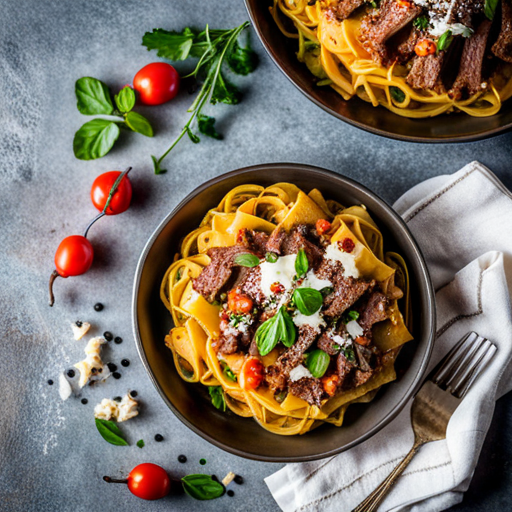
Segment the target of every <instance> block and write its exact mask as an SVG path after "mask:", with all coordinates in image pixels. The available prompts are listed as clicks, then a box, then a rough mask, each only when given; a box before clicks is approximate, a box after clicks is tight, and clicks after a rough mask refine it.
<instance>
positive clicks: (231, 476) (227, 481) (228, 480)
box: [222, 471, 235, 487]
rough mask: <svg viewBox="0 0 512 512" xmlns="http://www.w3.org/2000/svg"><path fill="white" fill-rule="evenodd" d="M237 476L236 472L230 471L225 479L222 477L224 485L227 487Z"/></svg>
mask: <svg viewBox="0 0 512 512" xmlns="http://www.w3.org/2000/svg"><path fill="white" fill-rule="evenodd" d="M234 478H235V473H233V471H230V472H229V473H228V474H227V475H226V476H225V477H224V478H223V479H222V485H223V486H224V487H227V486H228V485H229V484H230V483H231V482H232V481H233V479H234Z"/></svg>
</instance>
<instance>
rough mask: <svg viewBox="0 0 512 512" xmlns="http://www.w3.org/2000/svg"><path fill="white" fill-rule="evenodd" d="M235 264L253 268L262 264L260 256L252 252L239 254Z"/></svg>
mask: <svg viewBox="0 0 512 512" xmlns="http://www.w3.org/2000/svg"><path fill="white" fill-rule="evenodd" d="M235 264H236V265H240V266H241V267H249V268H252V267H255V266H257V265H259V264H260V259H259V258H258V256H255V255H254V254H250V253H248V252H247V253H243V254H238V255H237V256H236V257H235Z"/></svg>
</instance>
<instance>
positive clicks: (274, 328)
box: [255, 306, 297, 356]
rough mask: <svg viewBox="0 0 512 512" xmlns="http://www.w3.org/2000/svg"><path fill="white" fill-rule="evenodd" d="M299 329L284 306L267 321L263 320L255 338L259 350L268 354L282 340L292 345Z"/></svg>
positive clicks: (263, 354)
mask: <svg viewBox="0 0 512 512" xmlns="http://www.w3.org/2000/svg"><path fill="white" fill-rule="evenodd" d="M296 336H297V331H296V329H295V325H294V323H293V320H292V319H291V317H290V315H289V314H288V313H287V311H286V309H285V307H284V306H281V307H280V308H279V311H278V312H277V313H276V314H275V315H274V316H273V317H272V318H269V319H268V320H267V321H266V322H263V323H262V324H261V325H260V326H259V327H258V330H257V331H256V334H255V340H256V346H257V347H258V351H259V353H260V354H261V355H262V356H266V355H267V354H269V353H270V352H272V350H274V348H275V347H276V345H277V344H278V343H279V342H281V343H282V344H283V345H284V346H285V347H291V346H292V345H293V344H294V343H295V338H296Z"/></svg>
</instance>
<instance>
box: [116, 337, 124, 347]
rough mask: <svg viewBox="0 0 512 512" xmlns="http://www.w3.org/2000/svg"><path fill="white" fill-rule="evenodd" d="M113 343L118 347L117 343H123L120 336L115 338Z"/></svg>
mask: <svg viewBox="0 0 512 512" xmlns="http://www.w3.org/2000/svg"><path fill="white" fill-rule="evenodd" d="M114 343H117V344H118V345H119V343H123V338H121V336H116V337H115V338H114Z"/></svg>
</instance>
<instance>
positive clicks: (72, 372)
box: [67, 370, 75, 379]
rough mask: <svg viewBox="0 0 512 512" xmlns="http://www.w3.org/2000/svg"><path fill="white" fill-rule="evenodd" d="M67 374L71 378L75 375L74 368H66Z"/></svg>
mask: <svg viewBox="0 0 512 512" xmlns="http://www.w3.org/2000/svg"><path fill="white" fill-rule="evenodd" d="M67 376H68V377H69V378H70V379H72V378H73V377H74V376H75V370H68V371H67Z"/></svg>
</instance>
